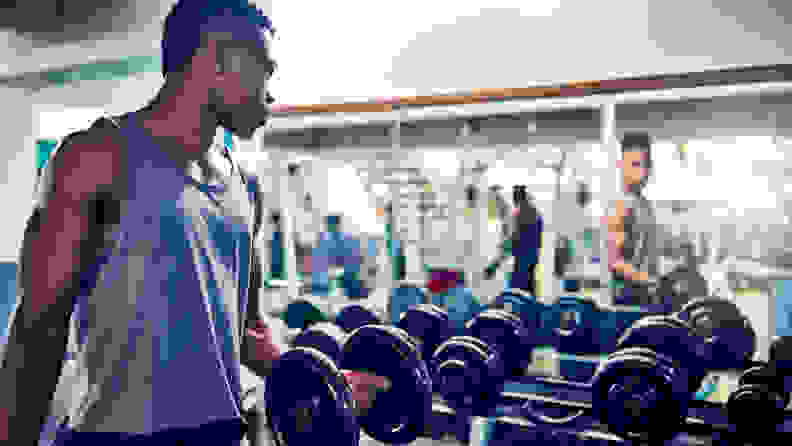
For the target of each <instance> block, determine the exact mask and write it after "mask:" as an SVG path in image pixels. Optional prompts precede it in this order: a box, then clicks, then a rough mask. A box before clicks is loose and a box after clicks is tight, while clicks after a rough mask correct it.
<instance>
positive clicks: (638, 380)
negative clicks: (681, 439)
mask: <svg viewBox="0 0 792 446" xmlns="http://www.w3.org/2000/svg"><path fill="white" fill-rule="evenodd" d="M701 354H702V341H701V339H700V338H699V337H697V336H696V335H694V334H693V333H692V330H691V328H690V326H689V325H688V324H687V323H686V322H684V321H681V320H679V319H678V318H676V317H673V316H648V317H644V318H642V319H639V320H638V321H636V322H635V323H634V324H633V325H632V326H630V328H628V329H627V330H626V331H625V333H624V334H623V335H622V337H621V338H620V339H619V341H618V343H617V351H616V352H614V353H612V354H611V355H609V356H608V358H607V360H605V361H604V362H603V363H601V364H600V365H599V367H598V368H597V371H596V372H595V374H594V377H593V378H592V381H591V384H592V390H593V397H592V408H593V412H594V415H595V416H596V417H597V418H599V420H600V421H601V422H602V423H603V424H605V425H607V426H608V427H609V429H610V430H611V431H613V432H614V433H617V434H621V435H626V434H627V433H641V434H648V435H649V436H650V437H653V438H660V439H665V438H670V437H671V436H673V435H674V434H675V433H676V432H678V429H679V427H680V426H681V424H682V423H683V422H684V420H685V418H686V416H687V410H688V405H689V403H690V400H691V398H692V397H693V395H694V393H695V392H696V390H698V388H699V387H700V385H701V382H702V380H703V379H704V376H705V374H706V371H705V368H704V361H703V360H702V357H701ZM658 420H663V421H662V422H658Z"/></svg>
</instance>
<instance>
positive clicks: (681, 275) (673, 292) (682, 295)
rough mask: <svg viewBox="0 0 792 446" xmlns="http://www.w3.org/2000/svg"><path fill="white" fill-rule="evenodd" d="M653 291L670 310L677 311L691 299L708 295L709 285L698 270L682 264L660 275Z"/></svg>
mask: <svg viewBox="0 0 792 446" xmlns="http://www.w3.org/2000/svg"><path fill="white" fill-rule="evenodd" d="M655 293H656V295H657V296H658V298H659V299H661V301H662V302H663V303H668V304H669V305H670V306H671V310H672V311H678V310H679V309H680V308H682V306H683V305H685V303H687V302H688V301H690V300H691V299H695V298H698V297H706V296H709V287H708V284H707V280H706V279H705V278H704V276H703V275H701V273H700V272H698V271H696V270H695V269H692V268H689V267H687V266H684V265H682V266H679V267H677V268H675V269H673V270H672V271H671V272H670V273H668V274H665V275H663V276H662V277H660V279H659V281H658V283H657V289H656V291H655Z"/></svg>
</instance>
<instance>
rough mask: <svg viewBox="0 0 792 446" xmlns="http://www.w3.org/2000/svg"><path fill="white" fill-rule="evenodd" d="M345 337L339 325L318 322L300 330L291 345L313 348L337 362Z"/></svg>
mask: <svg viewBox="0 0 792 446" xmlns="http://www.w3.org/2000/svg"><path fill="white" fill-rule="evenodd" d="M345 339H346V333H344V330H342V329H341V327H339V326H337V325H336V324H333V323H331V322H319V323H317V324H313V325H311V326H310V327H308V328H307V329H305V330H303V331H301V332H300V334H298V335H297V336H296V337H295V338H294V341H292V346H293V347H310V348H315V349H317V350H319V351H320V352H322V353H324V354H325V355H327V356H328V357H329V358H330V360H332V361H333V362H334V363H336V364H338V362H339V361H340V360H341V350H342V348H343V346H344V340H345Z"/></svg>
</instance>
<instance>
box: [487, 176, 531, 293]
mask: <svg viewBox="0 0 792 446" xmlns="http://www.w3.org/2000/svg"><path fill="white" fill-rule="evenodd" d="M526 189H527V188H526V186H524V185H516V186H514V188H513V190H512V200H513V202H514V208H515V209H514V212H513V224H512V229H511V236H510V237H509V238H508V239H507V240H505V242H504V245H503V246H502V249H501V253H500V254H499V256H498V257H497V258H496V259H495V260H494V261H493V262H492V263H491V264H490V265H489V266H487V268H486V269H485V271H484V275H485V278H492V277H493V276H494V275H495V271H496V270H497V268H498V267H500V265H501V263H502V262H503V261H504V260H506V259H507V258H508V257H509V256H514V270H513V271H512V275H511V280H510V281H509V284H508V288H518V289H522V290H525V291H528V292H529V293H531V294H533V295H536V265H537V264H538V263H539V252H540V249H541V247H542V231H543V229H544V221H543V219H542V215H541V213H540V212H539V209H537V207H536V204H535V202H534V199H533V196H531V195H530V194H529V193H528V191H527V190H526Z"/></svg>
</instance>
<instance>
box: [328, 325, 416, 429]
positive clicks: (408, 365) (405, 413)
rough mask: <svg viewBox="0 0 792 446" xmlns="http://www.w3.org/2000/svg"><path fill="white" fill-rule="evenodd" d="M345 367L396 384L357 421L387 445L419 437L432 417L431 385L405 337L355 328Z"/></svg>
mask: <svg viewBox="0 0 792 446" xmlns="http://www.w3.org/2000/svg"><path fill="white" fill-rule="evenodd" d="M340 366H341V368H342V369H344V370H363V371H368V372H370V373H373V374H375V375H379V376H383V377H386V378H388V379H389V380H390V382H391V384H392V387H391V388H390V390H388V391H386V392H382V393H380V394H378V395H377V397H376V399H375V400H374V402H373V405H372V407H371V408H370V409H369V410H367V411H366V413H365V414H363V415H361V416H359V417H358V422H359V424H360V426H361V428H362V429H363V430H364V431H365V432H366V433H367V434H368V435H369V436H371V437H372V438H374V439H375V440H377V441H380V442H383V443H387V444H406V443H410V442H412V441H414V440H415V439H416V438H418V436H419V435H420V434H421V433H422V432H423V430H424V427H425V425H426V422H427V420H428V419H429V417H430V415H431V410H432V382H431V379H430V377H429V372H428V370H427V369H426V364H425V363H424V361H422V360H421V358H420V354H419V352H418V347H417V346H416V345H415V344H414V343H413V341H412V340H410V338H409V336H408V335H407V333H406V332H404V331H403V330H401V329H399V328H397V327H392V326H384V325H364V326H363V327H360V328H358V329H356V330H355V331H353V332H352V333H350V334H349V337H348V338H347V340H346V342H345V343H344V348H343V351H342V357H341V362H340ZM327 438H331V437H327ZM327 438H325V441H326V440H327Z"/></svg>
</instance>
